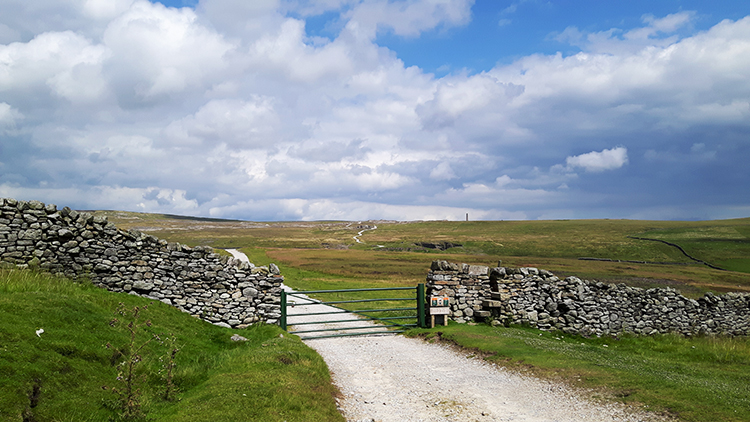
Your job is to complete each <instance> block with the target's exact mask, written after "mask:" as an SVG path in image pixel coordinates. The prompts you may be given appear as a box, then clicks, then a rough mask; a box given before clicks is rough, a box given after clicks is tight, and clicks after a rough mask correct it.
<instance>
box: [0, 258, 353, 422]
mask: <svg viewBox="0 0 750 422" xmlns="http://www.w3.org/2000/svg"><path fill="white" fill-rule="evenodd" d="M120 303H123V304H124V306H125V308H126V309H127V308H130V309H132V308H135V307H139V308H141V309H142V308H144V307H145V308H147V309H146V310H144V311H143V313H142V318H143V319H142V320H143V321H146V320H150V321H151V323H150V326H143V327H142V329H141V330H140V331H138V333H137V335H138V336H139V337H138V338H137V339H136V343H137V344H144V343H146V342H148V344H146V346H145V347H144V348H143V350H142V353H141V355H142V358H141V359H140V360H139V362H138V365H137V368H136V371H135V375H134V378H133V379H134V382H135V386H136V388H137V389H139V392H138V394H139V399H140V404H141V405H142V409H143V413H144V414H145V417H146V418H148V420H170V421H188V420H189V421H212V422H215V421H236V420H254V421H279V420H287V421H309V420H321V421H343V418H342V417H341V415H340V414H339V413H338V411H337V409H336V405H335V400H334V395H335V394H336V393H337V392H336V390H335V388H334V387H333V386H332V385H331V382H330V375H329V373H328V369H327V367H326V365H325V363H324V362H323V361H322V359H321V358H320V356H318V355H317V354H316V353H315V352H314V351H313V350H312V349H310V348H308V347H307V346H305V345H304V344H303V343H302V342H300V341H299V340H298V339H297V338H296V337H294V336H287V335H284V333H283V331H282V330H281V329H280V328H278V327H276V326H271V325H261V324H259V325H255V326H253V327H250V328H248V329H245V330H230V329H225V328H221V327H217V326H214V325H211V324H208V323H206V322H203V321H200V320H198V319H195V318H193V317H191V316H189V315H188V314H185V313H182V312H180V311H178V310H177V309H175V308H172V307H170V306H167V305H165V304H163V303H161V302H152V301H150V300H148V299H145V298H140V297H136V296H131V295H123V294H116V293H111V292H107V291H105V290H103V289H98V288H96V287H94V286H92V285H90V284H87V283H76V282H73V281H70V280H67V279H61V278H57V277H54V276H50V275H48V274H43V273H34V272H30V271H19V270H2V271H0V321H2V324H0V421H20V420H27V421H43V420H45V421H46V420H50V421H52V420H54V421H107V420H122V419H123V418H122V409H121V407H120V403H119V402H118V399H117V395H116V394H114V393H113V392H112V389H113V387H115V388H117V387H118V386H120V381H118V380H117V377H118V372H120V371H118V369H119V364H120V362H121V361H122V359H123V354H127V351H126V348H127V344H128V343H129V334H128V333H127V332H126V331H123V330H122V329H119V328H118V326H117V324H114V325H111V324H110V322H111V321H112V319H113V318H114V317H115V313H114V311H115V310H116V309H117V308H118V306H119V304H120ZM40 329H43V330H44V331H43V332H42V331H39V330H40ZM37 333H38V334H37ZM233 334H240V335H241V336H243V337H245V338H247V339H248V341H241V342H234V341H231V340H230V337H231V336H232V335H233ZM153 335H158V336H160V338H162V339H163V338H164V337H165V336H169V337H171V338H175V339H176V344H177V346H178V348H179V352H178V353H177V354H176V355H175V360H174V363H175V364H176V366H175V368H174V373H173V378H172V381H173V382H174V385H175V386H176V388H177V394H176V396H175V397H174V399H172V400H164V399H163V392H164V389H165V387H166V384H167V383H166V379H165V372H164V369H165V362H166V360H165V359H166V358H167V357H168V356H167V355H168V353H169V348H166V347H165V346H164V345H163V344H161V342H160V341H158V339H155V340H153V341H149V339H152V338H153V337H152V336H153ZM107 344H110V347H109V348H107V347H106V345H107ZM141 419H143V418H141Z"/></svg>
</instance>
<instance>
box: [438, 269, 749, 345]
mask: <svg viewBox="0 0 750 422" xmlns="http://www.w3.org/2000/svg"><path fill="white" fill-rule="evenodd" d="M427 294H428V296H447V297H449V298H450V299H451V300H450V307H451V317H452V319H454V320H455V321H458V322H468V321H471V320H485V321H491V322H492V323H493V324H504V325H508V324H527V325H531V326H534V327H538V328H540V329H543V330H561V331H563V332H566V333H575V334H582V335H616V334H620V333H635V334H645V335H650V334H656V333H668V332H673V333H681V334H684V335H694V334H728V335H748V334H750V295H747V294H740V293H727V294H726V295H721V296H717V295H714V294H711V293H707V294H706V295H705V296H704V297H702V298H700V299H697V300H694V299H689V298H686V297H684V296H682V295H681V294H679V293H678V292H677V291H676V290H674V289H671V288H663V289H647V290H646V289H641V288H636V287H628V286H626V285H624V284H618V285H615V284H605V283H601V282H595V281H584V280H580V279H579V278H576V277H567V278H565V279H560V278H558V277H556V276H555V275H554V274H552V273H551V272H549V271H545V270H540V269H537V268H506V267H494V268H490V267H486V266H476V265H466V264H455V263H449V262H446V261H435V262H433V263H432V267H431V270H430V272H429V273H428V275H427Z"/></svg>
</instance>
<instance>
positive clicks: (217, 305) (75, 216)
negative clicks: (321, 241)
mask: <svg viewBox="0 0 750 422" xmlns="http://www.w3.org/2000/svg"><path fill="white" fill-rule="evenodd" d="M0 261H2V263H3V264H4V265H9V266H17V267H23V268H26V267H31V268H41V269H44V270H46V271H49V272H52V273H55V274H61V275H65V276H67V277H70V278H88V279H90V280H91V281H92V282H93V283H94V284H96V285H98V286H101V287H105V288H107V289H108V290H111V291H115V292H125V293H130V294H137V295H140V296H145V297H148V298H152V299H155V300H160V301H162V302H164V303H167V304H169V305H172V306H175V307H177V308H178V309H180V310H182V311H185V312H188V313H190V314H191V315H193V316H196V317H199V318H201V319H203V320H206V321H208V322H211V323H213V324H216V325H221V326H225V327H231V328H242V327H246V326H248V325H249V324H252V323H254V322H258V321H264V322H266V323H270V324H274V323H277V322H278V318H279V317H280V316H281V308H280V303H281V299H280V297H281V284H282V282H283V280H284V278H283V277H282V276H281V275H280V274H279V269H278V267H277V266H276V265H274V264H271V265H269V266H268V267H256V266H254V265H253V264H249V263H246V262H242V261H239V260H236V259H233V258H231V257H227V256H221V255H218V254H215V253H213V251H212V249H211V248H210V247H201V246H198V247H194V248H191V247H188V246H185V245H181V244H178V243H168V242H167V241H165V240H162V239H158V238H156V237H154V236H151V235H148V234H144V233H141V232H139V231H137V230H129V231H124V230H120V229H118V228H117V227H115V225H114V224H112V223H109V222H108V221H107V218H106V217H104V216H93V215H91V214H89V213H86V212H77V211H75V210H71V209H70V208H68V207H65V208H63V209H62V210H58V209H57V207H56V206H55V205H53V204H46V205H45V204H43V203H41V202H39V201H28V202H26V201H17V200H15V199H9V198H5V199H3V198H0Z"/></svg>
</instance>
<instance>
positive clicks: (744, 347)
mask: <svg viewBox="0 0 750 422" xmlns="http://www.w3.org/2000/svg"><path fill="white" fill-rule="evenodd" d="M408 335H410V336H420V337H424V338H426V339H427V340H428V341H435V340H438V339H440V340H441V341H450V342H453V343H455V344H457V345H459V346H461V347H463V348H465V349H470V350H473V351H475V353H481V354H483V355H484V356H485V358H486V359H487V360H489V361H492V362H495V363H497V364H500V365H503V366H506V367H510V368H513V369H515V370H519V371H521V372H527V373H531V374H533V375H536V376H540V377H543V378H551V379H553V380H557V381H563V382H566V383H567V384H569V385H571V386H573V387H578V388H583V389H590V390H592V393H591V394H593V395H594V396H595V397H601V398H605V399H608V400H616V401H621V402H624V403H630V404H634V405H640V406H643V407H644V408H645V409H646V410H651V411H656V412H664V413H668V414H670V415H672V416H676V417H678V418H679V419H680V420H684V421H704V422H709V421H750V412H748V409H750V395H749V394H748V387H747V386H748V385H749V384H750V339H748V338H726V337H696V338H685V337H681V336H677V335H662V336H654V337H630V336H625V337H621V338H605V337H602V338H584V337H579V336H569V335H562V333H559V332H542V331H539V330H536V329H532V328H526V327H510V328H505V327H490V326H488V325H475V326H471V325H464V324H450V325H449V326H447V327H439V328H434V329H424V330H423V329H416V330H411V331H409V333H408Z"/></svg>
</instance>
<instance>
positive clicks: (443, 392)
mask: <svg viewBox="0 0 750 422" xmlns="http://www.w3.org/2000/svg"><path fill="white" fill-rule="evenodd" d="M229 252H230V253H232V254H233V255H235V252H236V251H235V252H233V251H232V250H230V251H229ZM235 256H236V257H239V256H238V255H235ZM243 256H244V255H243ZM240 259H241V257H240ZM245 259H247V258H246V257H245ZM287 289H288V288H287ZM291 301H295V306H293V307H290V308H289V315H290V317H289V318H290V319H289V321H290V324H293V323H294V322H303V321H311V319H310V318H315V317H308V316H299V317H293V315H294V314H295V313H303V312H311V311H313V312H322V311H323V310H322V309H323V308H324V307H325V305H312V304H311V303H312V302H313V301H312V300H310V299H307V298H301V299H300V298H297V299H290V303H291ZM328 308H330V307H328ZM330 310H331V311H335V310H336V309H335V308H330ZM337 316H339V315H333V317H334V318H335V317H337ZM339 317H340V318H342V319H344V318H346V319H350V318H351V314H345V313H341V315H340V316H339ZM318 318H320V317H318ZM326 319H328V320H330V319H332V318H331V316H330V315H327V316H326ZM351 324H352V323H345V322H344V323H329V324H324V325H322V324H321V325H316V324H311V325H304V326H300V327H305V328H304V329H305V330H308V329H315V328H332V327H333V328H337V327H346V326H351ZM355 324H357V325H362V323H361V322H360V323H355ZM300 329H302V328H300ZM349 332H351V331H347V333H349ZM305 343H306V344H307V345H308V346H310V347H312V348H313V349H315V350H316V351H317V352H318V353H319V354H320V355H321V356H322V357H323V359H324V360H325V362H326V364H327V365H328V368H329V370H330V371H331V375H332V377H333V382H334V384H335V385H336V386H337V387H338V388H339V390H340V391H341V393H342V396H341V398H339V399H338V404H339V409H340V411H341V413H342V414H343V415H344V417H345V418H346V419H347V421H398V422H402V421H430V422H432V421H435V422H439V421H461V422H463V421H523V422H551V421H559V422H563V421H565V422H568V421H570V422H573V421H576V422H577V421H587V422H591V421H597V422H600V421H623V422H631V421H633V422H635V421H662V420H664V419H662V418H660V417H658V416H656V415H652V414H648V413H645V412H641V411H638V410H636V409H632V408H628V407H625V406H623V405H620V404H616V403H599V402H594V401H591V400H588V399H586V398H585V397H583V396H582V395H581V394H580V393H578V392H576V391H574V390H572V389H571V388H569V387H567V386H564V385H561V384H559V383H554V382H549V381H544V380H539V379H536V378H533V377H528V376H524V375H522V374H518V373H515V372H513V371H510V370H507V369H505V368H503V367H499V366H496V365H494V364H490V363H487V362H486V361H484V360H483V359H481V358H475V357H471V356H470V355H466V354H464V353H462V352H460V351H457V350H455V348H453V347H451V346H448V345H445V344H440V343H426V342H424V341H422V340H419V339H413V338H406V337H402V336H396V335H368V336H362V337H342V338H325V339H310V340H305Z"/></svg>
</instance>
